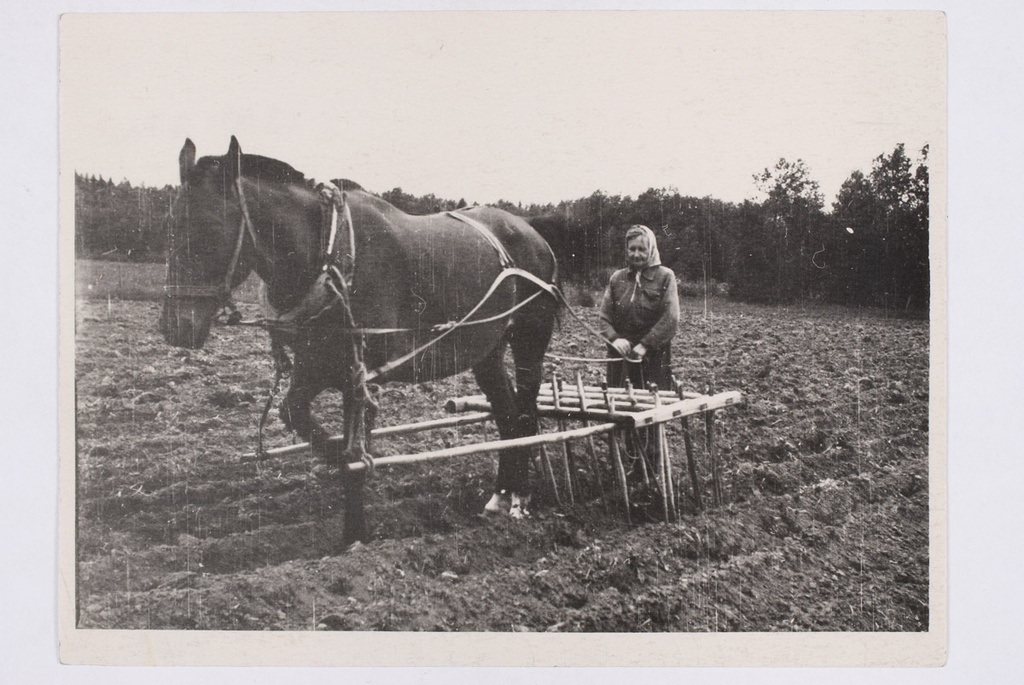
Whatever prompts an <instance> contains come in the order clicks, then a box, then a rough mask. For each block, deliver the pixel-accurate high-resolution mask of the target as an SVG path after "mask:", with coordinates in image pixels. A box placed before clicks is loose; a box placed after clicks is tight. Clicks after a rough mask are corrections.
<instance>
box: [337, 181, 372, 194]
mask: <svg viewBox="0 0 1024 685" xmlns="http://www.w3.org/2000/svg"><path fill="white" fill-rule="evenodd" d="M331 183H333V184H334V185H336V186H338V188H340V189H341V190H346V191H347V190H361V191H363V192H364V193H365V192H366V188H364V187H362V186H361V185H359V184H358V183H356V182H355V181H353V180H352V179H349V178H332V179H331Z"/></svg>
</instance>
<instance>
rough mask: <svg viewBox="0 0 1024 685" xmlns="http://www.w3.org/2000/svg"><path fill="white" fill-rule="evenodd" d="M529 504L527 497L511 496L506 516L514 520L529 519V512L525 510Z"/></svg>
mask: <svg viewBox="0 0 1024 685" xmlns="http://www.w3.org/2000/svg"><path fill="white" fill-rule="evenodd" d="M529 503H530V498H529V497H520V496H519V495H512V505H511V506H510V507H509V509H508V515H509V516H511V517H512V518H514V519H526V518H530V512H529V511H528V510H527V509H526V507H527V505H528V504H529Z"/></svg>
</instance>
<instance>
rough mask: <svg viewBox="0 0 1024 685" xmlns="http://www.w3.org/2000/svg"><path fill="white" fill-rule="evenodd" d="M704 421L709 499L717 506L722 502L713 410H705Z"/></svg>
mask: <svg viewBox="0 0 1024 685" xmlns="http://www.w3.org/2000/svg"><path fill="white" fill-rule="evenodd" d="M704 422H705V423H704V427H705V430H704V444H705V445H706V446H707V450H708V460H709V461H710V462H711V501H712V503H713V504H714V505H715V506H716V507H717V506H720V505H721V504H722V482H721V474H720V473H719V471H718V455H717V454H716V453H715V439H714V435H715V412H713V411H709V412H707V413H706V414H705V415H704Z"/></svg>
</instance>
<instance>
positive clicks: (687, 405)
mask: <svg viewBox="0 0 1024 685" xmlns="http://www.w3.org/2000/svg"><path fill="white" fill-rule="evenodd" d="M560 402H561V404H562V409H561V410H556V409H555V407H554V406H553V405H551V404H548V403H545V402H543V401H541V402H539V403H538V405H537V409H538V413H539V415H540V416H558V412H559V411H564V412H569V411H570V410H571V409H572V407H571V406H569V405H570V402H569V401H568V399H567V398H565V397H562V398H561V400H560ZM622 402H623V404H622V405H620V404H619V398H616V403H615V407H616V409H623V408H626V409H629V404H628V403H627V400H625V399H623V400H622ZM741 402H743V395H742V394H740V393H739V392H737V391H735V390H730V391H727V392H720V393H718V394H717V395H710V396H709V395H701V396H700V397H697V398H693V399H686V400H682V401H678V400H677V401H675V402H672V403H671V404H664V405H662V406H660V407H655V406H653V405H652V406H649V407H638V409H640V411H632V412H631V411H623V412H621V413H619V414H618V415H616V416H613V415H611V412H608V413H606V414H604V413H601V412H597V411H596V410H597V409H598V406H597V405H588V406H589V407H590V411H591V412H593V413H594V415H592V416H590V417H588V418H590V419H591V420H597V421H616V420H618V421H623V420H627V421H631V422H632V423H633V425H634V426H651V425H654V424H656V423H661V422H663V421H670V420H672V419H678V418H680V417H683V416H689V415H691V414H702V413H704V412H707V411H709V410H712V409H719V408H721V407H728V406H731V405H733V404H739V403H741ZM445 409H447V410H448V411H449V412H460V411H490V405H489V404H487V401H486V399H484V398H483V397H480V398H479V399H477V398H476V397H463V398H458V399H457V400H449V401H448V404H447V405H446V406H445ZM577 411H580V410H577ZM564 416H565V418H580V415H579V414H576V415H573V414H571V413H567V414H565V415H564Z"/></svg>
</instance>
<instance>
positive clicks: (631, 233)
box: [626, 224, 661, 270]
mask: <svg viewBox="0 0 1024 685" xmlns="http://www.w3.org/2000/svg"><path fill="white" fill-rule="evenodd" d="M633 238H640V239H642V240H643V241H644V242H645V243H647V263H646V264H644V265H643V267H642V269H641V270H643V269H646V268H647V267H649V266H658V265H659V264H661V254H659V253H658V239H657V238H656V237H654V231H652V230H651V229H649V228H647V227H646V226H644V225H643V224H633V225H632V226H630V227H629V230H628V231H626V245H627V246H628V245H629V241H630V240H632V239H633ZM626 263H627V264H629V261H628V259H627V261H626Z"/></svg>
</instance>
